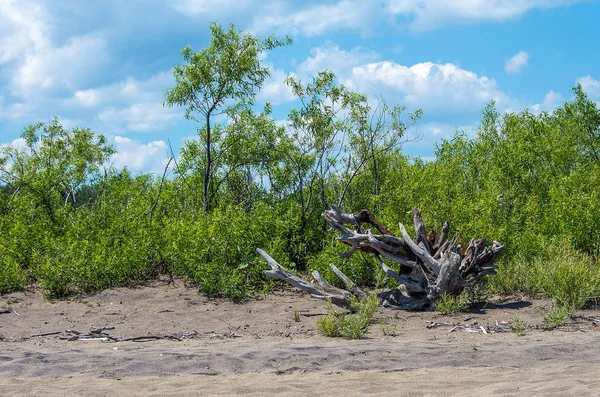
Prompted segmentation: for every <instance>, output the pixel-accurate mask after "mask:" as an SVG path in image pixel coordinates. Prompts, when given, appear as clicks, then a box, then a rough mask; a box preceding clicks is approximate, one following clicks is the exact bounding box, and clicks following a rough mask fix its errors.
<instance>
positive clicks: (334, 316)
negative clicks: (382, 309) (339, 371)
mask: <svg viewBox="0 0 600 397" xmlns="http://www.w3.org/2000/svg"><path fill="white" fill-rule="evenodd" d="M378 307H379V298H378V297H377V295H374V294H372V295H369V296H368V297H367V298H363V299H357V300H355V301H353V302H352V309H353V310H354V312H353V313H352V314H348V313H343V312H339V311H337V310H336V309H334V308H333V306H332V305H329V306H328V308H327V317H324V318H322V319H319V320H317V330H319V331H320V332H321V333H322V334H323V335H325V336H329V337H343V338H346V339H360V338H362V337H363V336H364V335H365V334H367V333H368V332H369V325H370V324H371V322H372V321H373V316H374V315H375V312H376V311H377V308H378Z"/></svg>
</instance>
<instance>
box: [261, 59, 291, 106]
mask: <svg viewBox="0 0 600 397" xmlns="http://www.w3.org/2000/svg"><path fill="white" fill-rule="evenodd" d="M270 69H271V77H269V78H268V79H267V80H266V81H265V83H264V85H263V87H262V89H261V90H260V92H259V93H258V95H257V99H258V100H259V101H262V102H270V103H271V104H273V105H279V104H282V103H285V102H290V101H293V100H294V99H295V98H296V97H295V96H294V92H293V91H292V89H291V88H290V87H289V86H288V85H287V84H286V83H285V79H286V78H287V76H288V75H287V73H285V72H284V71H283V69H277V68H275V67H273V65H270Z"/></svg>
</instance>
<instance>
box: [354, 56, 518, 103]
mask: <svg viewBox="0 0 600 397" xmlns="http://www.w3.org/2000/svg"><path fill="white" fill-rule="evenodd" d="M350 79H351V80H352V81H353V82H354V84H355V85H356V86H357V88H359V89H361V90H363V91H365V90H367V89H370V90H375V91H376V92H381V93H383V94H384V95H388V96H389V95H391V96H394V97H395V98H397V99H398V102H399V103H403V104H405V105H408V106H411V107H418V108H422V109H423V110H424V111H425V113H426V114H428V113H429V112H434V113H435V112H438V113H440V112H444V113H445V112H456V113H457V114H464V113H473V112H478V111H479V110H480V109H481V107H483V106H484V105H485V103H486V102H489V101H491V100H494V101H496V102H497V103H498V104H499V105H500V106H506V105H507V103H508V102H509V101H510V99H509V98H508V96H507V95H506V94H505V93H504V92H502V90H501V89H500V87H499V86H498V84H497V82H496V81H495V80H494V79H491V78H489V77H486V76H478V75H477V74H476V73H474V72H471V71H468V70H465V69H461V68H460V67H458V66H456V65H454V64H452V63H446V64H436V63H432V62H422V63H417V64H414V65H412V66H404V65H400V64H398V63H394V62H390V61H383V62H376V63H369V64H366V65H363V66H357V67H354V68H353V69H352V71H351V77H350Z"/></svg>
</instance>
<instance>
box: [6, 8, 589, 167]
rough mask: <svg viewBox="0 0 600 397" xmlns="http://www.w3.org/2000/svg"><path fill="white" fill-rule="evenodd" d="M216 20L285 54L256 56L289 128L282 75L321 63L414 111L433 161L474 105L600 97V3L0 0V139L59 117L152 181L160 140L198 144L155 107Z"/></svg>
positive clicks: (305, 73)
mask: <svg viewBox="0 0 600 397" xmlns="http://www.w3.org/2000/svg"><path fill="white" fill-rule="evenodd" d="M211 21H218V22H219V23H221V24H223V25H229V24H230V23H234V24H235V25H236V26H237V27H238V28H240V29H243V30H247V31H251V32H253V33H255V34H256V35H258V36H260V37H264V36H266V35H269V34H271V33H275V34H276V35H279V36H285V35H289V36H290V37H292V38H293V40H294V44H293V45H292V46H290V47H286V48H283V49H277V50H275V51H273V52H271V53H270V54H268V56H267V57H266V58H265V59H264V62H265V64H266V65H268V66H269V67H270V68H271V71H272V77H271V79H270V80H268V81H267V82H266V84H265V86H264V90H263V91H262V92H261V93H260V94H259V96H258V99H259V101H261V102H264V101H269V102H271V103H272V104H273V105H274V117H275V119H277V120H281V121H283V120H285V118H286V116H287V112H288V111H289V109H290V108H291V107H293V106H294V105H295V104H294V102H293V97H292V95H291V92H290V90H289V88H287V87H286V86H285V84H284V83H283V80H284V79H285V77H286V76H287V75H288V74H294V75H296V76H298V77H299V78H301V79H302V80H303V81H307V80H308V79H310V78H311V76H314V75H315V74H316V73H317V72H318V71H320V70H324V69H329V70H331V71H333V72H334V73H335V74H336V75H337V76H338V79H339V81H340V83H342V84H345V85H347V86H349V87H351V88H353V89H355V90H358V91H362V92H365V93H367V94H369V95H371V96H375V95H379V96H382V97H383V98H385V100H386V101H387V102H388V103H392V104H395V103H398V104H403V105H406V106H407V108H408V110H410V111H412V110H415V109H417V108H420V109H422V110H423V112H424V117H423V118H422V120H421V121H420V122H419V123H418V124H417V126H416V127H415V130H414V132H418V133H419V134H421V135H422V138H421V140H419V141H418V142H415V143H410V144H407V145H406V146H405V147H404V149H403V150H404V152H405V153H408V154H412V155H418V156H422V157H430V156H432V153H433V150H434V147H435V143H436V142H439V141H440V140H441V139H442V138H448V137H450V136H452V134H453V133H454V131H455V130H456V129H461V130H464V131H466V132H467V133H471V134H472V133H473V132H474V130H475V128H476V127H477V124H478V122H479V120H480V115H481V109H482V108H483V107H484V106H485V104H486V103H487V102H488V101H490V100H495V101H496V102H497V106H498V108H499V109H500V110H502V111H509V110H520V109H524V108H530V109H532V110H533V111H541V110H551V109H552V108H554V107H556V106H558V105H560V104H561V103H563V102H564V101H566V100H569V99H570V98H571V93H570V89H571V87H573V86H574V85H575V84H577V82H580V83H581V84H582V86H583V87H584V89H585V90H586V91H587V92H588V94H589V95H590V97H591V98H593V99H595V100H596V101H599V100H600V51H598V42H597V41H598V37H600V24H599V23H598V21H600V2H599V1H577V0H511V1H505V0H461V1H451V0H447V1H446V0H380V1H367V0H333V1H270V0H261V1H257V0H210V1H206V0H172V1H162V0H127V1H122V0H104V1H89V0H61V1H47V0H46V1H43V0H0V144H15V145H19V144H21V142H20V141H19V139H18V138H19V135H20V132H21V130H22V129H23V128H24V127H25V126H26V125H28V124H30V123H33V122H35V121H38V120H41V121H48V120H50V119H51V118H52V117H53V116H55V115H56V116H58V117H59V118H60V119H61V121H62V123H63V125H65V126H66V127H68V128H73V127H89V128H91V129H93V130H94V131H96V132H100V133H103V134H105V135H106V136H107V137H109V139H110V141H111V142H112V143H113V144H114V146H115V147H116V148H117V150H118V151H119V153H118V154H116V155H115V156H114V158H113V162H114V164H115V165H116V166H118V167H120V166H124V165H127V166H128V167H129V168H130V169H131V170H132V171H134V172H147V171H155V172H158V171H160V170H161V169H162V167H163V164H164V162H165V158H166V157H167V150H168V149H167V144H166V142H167V140H170V141H171V143H172V144H173V146H174V149H175V150H177V149H178V148H179V147H180V145H181V142H182V140H183V139H186V138H190V137H193V136H194V134H195V132H194V131H195V129H194V125H193V124H191V123H189V122H187V121H185V120H184V118H183V111H182V110H181V109H168V108H164V107H163V106H162V105H161V101H162V100H163V99H164V91H165V89H167V88H169V87H171V86H172V85H173V78H172V74H171V69H172V68H173V67H174V66H175V65H177V64H179V63H181V57H180V50H181V49H182V48H183V47H185V46H186V45H191V46H192V47H193V48H194V49H196V50H198V49H201V48H203V47H205V46H207V45H208V42H209V39H210V37H209V30H208V25H209V23H210V22H211Z"/></svg>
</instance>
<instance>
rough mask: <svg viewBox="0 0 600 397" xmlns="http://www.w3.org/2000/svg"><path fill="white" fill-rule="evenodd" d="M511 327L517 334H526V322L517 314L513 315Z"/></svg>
mask: <svg viewBox="0 0 600 397" xmlns="http://www.w3.org/2000/svg"><path fill="white" fill-rule="evenodd" d="M510 327H511V328H512V330H513V331H515V334H517V336H524V335H525V329H526V326H525V324H523V322H522V321H521V319H520V318H519V317H518V316H517V315H515V316H514V317H513V322H512V324H511V325H510Z"/></svg>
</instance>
